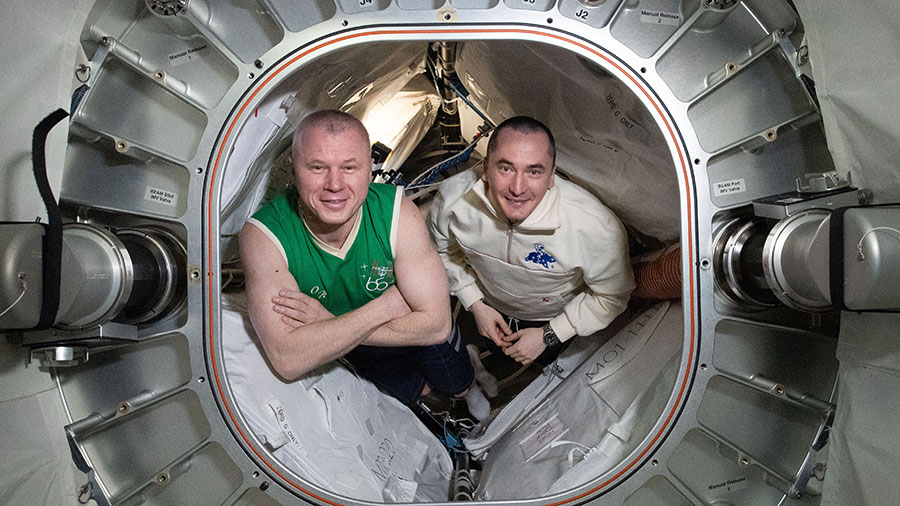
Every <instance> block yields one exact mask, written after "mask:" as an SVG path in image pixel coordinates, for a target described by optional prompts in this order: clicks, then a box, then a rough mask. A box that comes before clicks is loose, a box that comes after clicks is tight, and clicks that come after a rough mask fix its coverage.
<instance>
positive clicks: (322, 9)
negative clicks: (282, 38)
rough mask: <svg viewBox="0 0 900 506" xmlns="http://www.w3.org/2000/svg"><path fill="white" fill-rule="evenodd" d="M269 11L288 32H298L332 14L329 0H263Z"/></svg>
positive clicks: (333, 8) (332, 10) (332, 7)
mask: <svg viewBox="0 0 900 506" xmlns="http://www.w3.org/2000/svg"><path fill="white" fill-rule="evenodd" d="M264 1H265V3H266V5H268V6H269V8H270V9H271V13H272V15H273V16H275V18H276V19H277V20H278V22H279V23H281V24H282V25H283V26H284V29H285V30H287V31H289V32H299V31H301V30H303V29H305V28H309V27H310V26H313V25H315V24H317V23H321V22H322V21H325V20H326V19H328V18H330V17H332V16H334V14H335V13H336V12H337V9H336V8H335V5H334V3H333V2H331V1H329V0H264Z"/></svg>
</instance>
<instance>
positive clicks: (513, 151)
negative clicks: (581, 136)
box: [482, 128, 556, 225]
mask: <svg viewBox="0 0 900 506" xmlns="http://www.w3.org/2000/svg"><path fill="white" fill-rule="evenodd" d="M494 135H497V136H498V137H497V139H496V141H495V142H496V145H495V148H494V149H493V150H492V151H491V153H490V154H489V155H488V159H487V160H486V164H485V169H484V175H483V176H482V180H484V182H485V186H486V190H487V194H488V197H489V198H490V199H491V201H492V202H493V203H494V204H495V205H496V206H497V207H498V208H499V211H501V212H502V213H503V217H504V218H506V219H507V220H508V221H509V222H510V223H511V224H513V225H515V224H518V223H521V222H522V221H524V220H525V218H527V217H528V216H529V215H530V214H531V212H532V211H534V209H535V208H536V207H537V206H538V204H540V202H541V199H543V198H544V195H545V194H546V193H547V190H549V189H550V188H552V187H553V175H554V173H555V170H556V167H555V166H554V164H553V155H552V149H551V146H550V141H549V139H548V138H547V136H546V135H545V134H544V133H543V132H520V131H517V130H514V129H512V128H504V129H502V130H500V131H499V132H495V133H494Z"/></svg>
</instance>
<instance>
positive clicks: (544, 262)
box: [525, 242, 556, 269]
mask: <svg viewBox="0 0 900 506" xmlns="http://www.w3.org/2000/svg"><path fill="white" fill-rule="evenodd" d="M525 261H526V262H534V263H536V264H538V265H541V266H543V267H544V268H545V269H552V268H553V266H552V265H550V264H553V263H556V259H555V258H553V255H551V254H550V253H547V252H546V251H544V245H543V244H541V243H537V242H536V243H534V251H532V252H531V253H529V254H528V256H527V257H525Z"/></svg>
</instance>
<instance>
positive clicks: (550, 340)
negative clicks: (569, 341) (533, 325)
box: [541, 322, 560, 346]
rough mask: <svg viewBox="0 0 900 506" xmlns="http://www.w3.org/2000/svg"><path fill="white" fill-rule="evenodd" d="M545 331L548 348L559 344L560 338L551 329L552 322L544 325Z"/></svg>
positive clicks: (545, 342) (545, 341)
mask: <svg viewBox="0 0 900 506" xmlns="http://www.w3.org/2000/svg"><path fill="white" fill-rule="evenodd" d="M541 328H542V329H543V330H544V344H545V345H547V346H555V345H557V344H559V342H560V341H559V336H557V335H556V332H553V329H552V328H550V322H547V323H545V324H544V326H543V327H541Z"/></svg>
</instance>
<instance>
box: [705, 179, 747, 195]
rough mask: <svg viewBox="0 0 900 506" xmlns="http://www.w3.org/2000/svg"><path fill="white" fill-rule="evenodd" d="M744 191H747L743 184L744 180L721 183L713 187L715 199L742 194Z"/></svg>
mask: <svg viewBox="0 0 900 506" xmlns="http://www.w3.org/2000/svg"><path fill="white" fill-rule="evenodd" d="M745 191H747V185H746V184H745V183H744V178H741V179H732V180H731V181H721V182H719V183H716V186H715V187H713V194H714V195H715V196H716V197H721V196H722V195H731V194H732V193H744V192H745Z"/></svg>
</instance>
